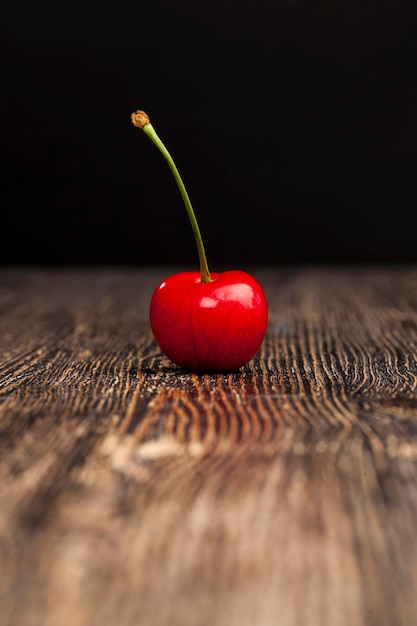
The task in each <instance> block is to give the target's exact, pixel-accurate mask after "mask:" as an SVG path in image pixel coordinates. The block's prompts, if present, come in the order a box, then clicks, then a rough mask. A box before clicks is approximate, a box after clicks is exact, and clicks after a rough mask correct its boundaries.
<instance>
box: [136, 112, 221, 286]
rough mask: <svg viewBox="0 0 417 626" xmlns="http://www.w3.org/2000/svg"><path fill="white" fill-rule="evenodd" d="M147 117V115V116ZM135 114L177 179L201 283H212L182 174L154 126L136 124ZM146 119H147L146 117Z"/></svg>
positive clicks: (148, 123)
mask: <svg viewBox="0 0 417 626" xmlns="http://www.w3.org/2000/svg"><path fill="white" fill-rule="evenodd" d="M137 113H143V112H137ZM145 115H146V114H145ZM134 116H135V114H132V121H133V123H134V124H135V126H138V127H139V128H142V130H143V132H144V133H146V135H147V136H148V137H149V139H151V140H152V141H153V143H154V144H155V145H156V147H157V148H158V150H159V151H160V152H161V154H162V156H163V157H164V158H165V160H166V161H167V163H168V165H169V168H170V170H171V172H172V174H173V176H174V178H175V182H176V183H177V185H178V189H179V190H180V194H181V197H182V199H183V201H184V204H185V208H186V209H187V213H188V217H189V218H190V222H191V227H192V229H193V233H194V237H195V241H196V244H197V251H198V258H199V260H200V276H201V282H203V283H209V282H211V277H210V272H209V268H208V264H207V258H206V253H205V251H204V244H203V240H202V238H201V233H200V228H199V226H198V223H197V219H196V216H195V213H194V211H193V207H192V205H191V201H190V198H189V196H188V193H187V190H186V188H185V186H184V183H183V182H182V178H181V176H180V173H179V171H178V169H177V167H176V165H175V163H174V161H173V159H172V157H171V155H170V153H169V152H168V150H167V148H166V147H165V145H164V144H163V143H162V141H161V140H160V138H159V136H158V134H157V132H156V131H155V129H154V128H153V126H152V124H151V123H150V122H149V121H145V123H143V122H142V123H140V124H139V123H136V122H135V119H134ZM146 119H149V118H147V116H146Z"/></svg>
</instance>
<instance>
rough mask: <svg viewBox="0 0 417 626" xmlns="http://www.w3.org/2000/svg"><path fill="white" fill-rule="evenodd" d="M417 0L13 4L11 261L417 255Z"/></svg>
mask: <svg viewBox="0 0 417 626" xmlns="http://www.w3.org/2000/svg"><path fill="white" fill-rule="evenodd" d="M416 17H417V4H416V3H415V1H414V0H413V1H410V2H402V1H401V0H398V1H394V0H387V1H383V0H380V1H378V2H377V1H375V2H366V1H359V0H342V1H341V2H335V1H334V0H332V1H330V0H326V1H324V0H322V1H320V2H312V1H311V0H280V1H279V2H278V1H276V0H246V1H245V0H243V1H238V0H221V1H219V0H213V1H212V2H210V3H200V2H196V1H195V0H175V1H165V2H163V1H161V0H156V1H154V2H149V1H148V2H147V3H144V2H141V1H137V2H135V3H131V2H117V3H116V2H113V3H109V2H108V3H103V2H98V1H92V0H84V1H83V2H82V3H81V2H79V0H73V1H72V2H70V3H64V4H63V3H54V4H51V5H50V6H49V5H48V7H46V6H42V4H39V3H30V4H29V3H26V4H25V3H23V4H22V3H14V4H13V5H11V3H9V7H8V8H7V11H6V12H5V13H4V14H3V18H2V26H1V31H2V32H1V44H0V45H1V58H2V66H3V69H2V90H1V98H0V103H1V171H2V209H1V212H2V246H1V252H0V261H1V262H2V263H6V264H8V263H10V264H16V263H23V262H24V263H28V262H29V263H35V264H56V263H59V264H62V263H69V264H77V263H80V264H85V263H94V264H97V263H99V264H102V263H110V264H132V265H141V264H146V263H148V264H159V263H169V264H175V265H178V264H196V263H197V255H196V249H195V244H194V240H193V235H192V231H191V229H190V226H189V222H188V218H187V216H186V213H185V209H184V207H183V205H182V201H181V198H180V196H179V192H178V190H177V188H176V186H175V182H174V180H173V178H172V175H171V173H170V172H169V169H168V167H167V165H166V163H165V162H164V160H163V158H162V157H161V155H160V154H159V153H158V152H157V150H156V148H155V147H154V146H153V144H152V143H151V142H150V141H149V139H148V138H147V137H146V136H145V135H144V134H143V133H142V132H141V131H139V130H137V129H135V128H134V127H133V126H132V124H131V121H130V114H131V112H132V111H134V110H136V109H144V110H146V111H147V112H148V114H149V115H150V117H151V121H152V123H153V125H154V127H155V128H156V130H157V131H158V132H159V134H160V136H161V138H162V139H163V141H164V142H165V144H166V145H167V147H168V148H169V149H170V151H171V153H172V155H173V157H174V159H175V161H176V163H177V166H178V168H179V170H180V171H181V173H182V175H183V177H184V181H185V184H186V186H187V188H188V191H189V193H190V196H191V199H192V201H193V205H194V209H195V211H196V214H197V217H198V219H199V222H200V227H201V230H202V234H203V238H204V240H205V246H206V250H207V253H208V258H209V263H210V266H211V269H216V266H222V267H223V266H229V267H242V266H245V265H254V264H265V263H274V264H281V263H298V262H302V263H305V262H311V263H345V262H347V263H356V262H360V263H362V262H371V263H385V262H410V261H415V260H417V247H416V245H415V229H414V219H413V216H414V213H415V207H416V197H417V182H416V181H417V177H416V165H417V157H416V155H417V70H416V63H417V36H416V32H417V31H416Z"/></svg>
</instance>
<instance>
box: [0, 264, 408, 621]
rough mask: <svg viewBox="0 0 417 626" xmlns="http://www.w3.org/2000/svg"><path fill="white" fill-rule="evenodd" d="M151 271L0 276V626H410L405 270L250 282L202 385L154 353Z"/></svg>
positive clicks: (265, 276) (6, 271) (304, 273)
mask: <svg viewBox="0 0 417 626" xmlns="http://www.w3.org/2000/svg"><path fill="white" fill-rule="evenodd" d="M171 269H172V268H171ZM169 271H171V270H170V268H167V269H166V270H164V269H163V268H162V269H152V268H151V269H131V270H128V269H126V270H115V269H112V268H88V269H85V270H82V269H78V270H76V269H71V268H69V269H56V270H51V269H50V270H46V269H32V270H30V269H27V268H3V269H2V270H1V271H0V346H1V359H0V564H1V568H0V624H1V626H52V625H53V626H96V625H97V626H98V625H100V626H113V625H114V626H133V625H135V626H137V625H139V626H141V625H146V626H168V625H175V626H176V625H178V626H206V625H210V626H212V625H215V626H238V625H239V626H275V625H277V624H279V625H280V626H304V625H307V624H308V626H330V625H331V626H374V625H375V626H414V625H415V624H416V623H417V621H416V620H417V593H416V592H417V539H416V522H417V483H416V479H417V392H416V386H417V269H416V268H414V267H391V268H389V267H382V268H372V267H356V268H346V267H341V268H338V267H335V268H321V267H293V268H279V269H278V268H269V269H268V268H265V269H259V270H257V271H255V272H254V274H255V275H256V277H257V278H258V279H259V280H260V282H261V283H262V285H263V286H264V289H265V292H266V295H267V299H268V302H269V307H270V322H269V327H268V332H267V337H266V340H265V342H264V345H263V346H262V348H261V350H260V352H259V353H258V355H256V357H255V359H254V360H253V361H252V362H251V363H250V364H248V365H247V366H246V367H245V368H243V369H242V370H240V371H239V372H235V373H230V374H219V375H215V374H210V375H204V374H201V375H196V374H191V373H187V372H183V371H181V370H179V369H178V368H176V367H175V366H173V365H171V364H170V362H169V361H167V359H165V358H164V357H163V355H161V354H160V352H159V350H158V348H157V346H156V345H155V343H154V341H153V339H152V336H151V334H150V329H149V324H148V317H147V315H148V313H147V312H148V303H149V299H150V296H151V293H152V290H153V288H154V287H155V286H156V284H157V282H158V281H159V280H160V279H161V278H163V276H164V275H166V274H167V273H169ZM172 271H173V270H172Z"/></svg>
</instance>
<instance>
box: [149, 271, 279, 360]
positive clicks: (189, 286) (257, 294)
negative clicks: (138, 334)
mask: <svg viewBox="0 0 417 626" xmlns="http://www.w3.org/2000/svg"><path fill="white" fill-rule="evenodd" d="M150 323H151V328H152V332H153V334H154V337H155V339H156V341H157V343H158V345H159V347H160V348H161V350H162V352H164V353H165V354H166V356H167V357H168V358H169V359H170V360H171V361H173V363H176V364H177V365H179V366H180V367H181V368H184V369H189V370H194V371H198V370H199V371H202V370H205V371H228V370H235V369H237V368H239V367H241V366H242V365H245V363H247V362H248V361H249V360H250V359H251V358H252V357H253V356H254V355H255V354H256V352H257V351H258V350H259V348H260V346H261V344H262V341H263V339H264V336H265V332H266V327H267V323H268V309H267V304H266V299H265V295H264V292H263V291H262V288H261V286H260V284H259V283H258V282H257V281H256V280H255V278H253V276H251V275H250V274H247V273H246V272H242V271H240V270H231V271H227V272H222V273H215V272H212V273H211V281H210V282H202V281H201V276H200V273H199V272H182V273H180V274H174V275H172V276H169V277H168V278H166V279H165V280H163V281H162V282H161V283H160V285H159V286H158V287H157V288H156V290H155V291H154V294H153V296H152V300H151V306H150Z"/></svg>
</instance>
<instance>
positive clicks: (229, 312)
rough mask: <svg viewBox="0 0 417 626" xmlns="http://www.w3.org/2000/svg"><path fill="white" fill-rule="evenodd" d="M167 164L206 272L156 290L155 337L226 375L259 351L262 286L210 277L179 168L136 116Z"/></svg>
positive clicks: (244, 277)
mask: <svg viewBox="0 0 417 626" xmlns="http://www.w3.org/2000/svg"><path fill="white" fill-rule="evenodd" d="M131 119H132V122H133V124H134V126H136V127H137V128H141V129H142V130H143V132H144V133H145V134H146V135H147V136H148V137H149V138H150V139H151V140H152V141H153V143H154V144H155V145H156V147H157V148H158V150H159V151H160V152H161V154H162V155H163V157H164V158H165V160H166V161H167V163H168V165H169V168H170V170H171V172H172V174H173V176H174V178H175V181H176V183H177V185H178V189H179V190H180V193H181V197H182V199H183V201H184V204H185V208H186V210H187V213H188V217H189V218H190V222H191V227H192V229H193V232H194V237H195V241H196V244H197V251H198V256H199V259H200V272H199V273H198V272H183V273H181V274H174V275H173V276H169V277H168V278H166V279H165V280H164V281H162V283H161V284H160V285H159V286H158V287H157V288H156V290H155V292H154V294H153V296H152V300H151V307H150V322H151V328H152V332H153V334H154V336H155V339H156V341H157V343H158V345H159V347H160V348H161V350H162V351H163V352H164V353H165V354H166V356H167V357H168V358H169V359H171V361H173V363H176V364H177V365H179V366H180V367H182V368H184V369H190V370H200V371H201V370H206V371H226V370H235V369H238V368H239V367H242V365H245V363H247V362H248V361H250V359H251V358H252V357H253V356H254V355H255V354H256V352H257V351H258V350H259V348H260V346H261V343H262V341H263V339H264V336H265V332H266V327H267V323H268V309H267V304H266V299H265V295H264V293H263V291H262V288H261V286H260V285H259V283H258V282H257V281H256V280H255V279H254V278H253V276H250V274H247V273H246V272H242V271H239V270H233V271H229V272H223V273H222V274H219V273H212V274H210V272H209V268H208V265H207V259H206V253H205V250H204V245H203V240H202V238H201V234H200V229H199V227H198V223H197V220H196V217H195V214H194V211H193V208H192V206H191V202H190V198H189V197H188V194H187V191H186V189H185V187H184V183H183V182H182V179H181V176H180V174H179V172H178V170H177V167H176V165H175V163H174V161H173V159H172V157H171V155H170V153H169V152H168V150H167V149H166V147H165V145H164V144H163V143H162V141H161V140H160V138H159V136H158V134H157V133H156V131H155V129H154V128H153V126H152V124H151V123H150V120H149V117H148V115H147V114H146V113H145V112H144V111H135V113H132V115H131Z"/></svg>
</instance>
